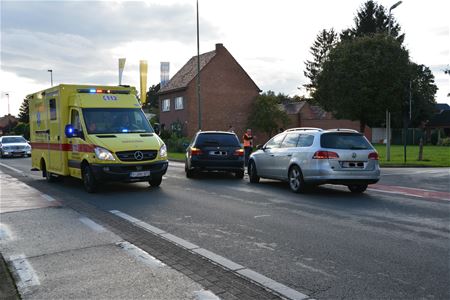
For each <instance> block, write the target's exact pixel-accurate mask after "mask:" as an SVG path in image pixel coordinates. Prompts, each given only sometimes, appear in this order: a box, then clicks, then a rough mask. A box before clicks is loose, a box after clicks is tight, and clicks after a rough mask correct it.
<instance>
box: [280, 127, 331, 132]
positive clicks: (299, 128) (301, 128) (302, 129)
mask: <svg viewBox="0 0 450 300" xmlns="http://www.w3.org/2000/svg"><path fill="white" fill-rule="evenodd" d="M307 130H317V131H323V129H322V128H315V127H297V128H290V129H286V131H307Z"/></svg>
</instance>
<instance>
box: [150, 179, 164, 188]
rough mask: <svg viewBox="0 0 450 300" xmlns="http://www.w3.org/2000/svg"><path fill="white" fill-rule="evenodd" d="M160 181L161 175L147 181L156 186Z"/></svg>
mask: <svg viewBox="0 0 450 300" xmlns="http://www.w3.org/2000/svg"><path fill="white" fill-rule="evenodd" d="M161 182H162V177H155V178H152V179H150V180H149V181H148V183H149V184H150V185H151V186H154V187H158V186H160V184H161Z"/></svg>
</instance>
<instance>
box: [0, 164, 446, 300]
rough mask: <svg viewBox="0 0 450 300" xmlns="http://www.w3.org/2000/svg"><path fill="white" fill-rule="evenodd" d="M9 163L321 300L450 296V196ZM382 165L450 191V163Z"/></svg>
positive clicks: (38, 181)
mask: <svg viewBox="0 0 450 300" xmlns="http://www.w3.org/2000/svg"><path fill="white" fill-rule="evenodd" d="M0 162H2V163H4V164H7V165H10V166H13V167H15V168H17V169H20V170H22V171H24V172H25V174H27V175H28V176H30V177H32V178H33V179H34V180H35V181H34V182H35V184H34V186H35V187H37V188H39V186H42V187H43V188H44V187H45V189H46V193H48V194H50V195H52V196H54V197H56V198H58V197H64V196H69V195H70V196H71V197H77V198H79V199H80V201H87V202H89V203H91V204H94V205H96V206H97V207H99V208H101V209H104V210H120V211H122V212H124V213H127V214H129V215H131V216H133V217H136V218H138V219H141V220H143V221H145V222H147V223H150V224H152V225H154V226H157V227H159V228H161V229H163V230H165V231H167V232H170V233H172V234H174V235H176V236H179V237H181V238H183V239H186V240H188V241H190V242H192V243H195V244H197V245H199V246H201V247H203V248H206V249H208V250H210V251H213V252H215V253H217V254H219V255H222V256H224V257H226V258H228V259H231V260H232V261H234V262H237V263H239V264H241V265H244V266H246V267H249V268H251V269H253V270H255V271H257V272H259V273H261V274H263V275H265V276H267V277H270V278H272V279H274V280H276V281H279V282H281V283H283V284H285V285H287V286H289V287H291V288H294V289H296V290H298V291H300V292H302V293H305V294H307V295H309V296H311V297H314V298H316V299H337V298H342V299H343V298H350V299H381V298H384V299H385V298H395V299H415V298H430V299H450V285H449V282H450V264H449V259H450V199H446V198H448V197H441V198H439V197H434V198H429V197H426V195H427V193H426V191H423V192H422V197H416V196H409V195H404V194H402V192H401V191H400V190H399V191H397V192H394V193H393V192H392V190H389V191H383V188H381V190H375V189H370V190H368V191H367V192H366V193H365V194H363V195H353V194H351V193H349V192H348V191H347V190H346V189H344V188H340V187H335V186H325V187H321V188H318V189H316V190H313V191H311V192H308V193H306V194H301V195H297V194H293V193H292V192H290V191H289V188H288V187H287V184H285V183H280V182H276V181H270V180H262V181H261V183H259V184H256V185H254V184H250V183H249V181H248V178H245V179H244V180H238V179H235V178H233V176H229V175H223V174H208V175H203V176H200V177H199V178H195V179H187V178H185V176H184V167H183V165H182V164H179V163H171V164H170V166H169V171H168V174H167V176H166V178H165V179H164V180H163V183H162V185H161V187H160V188H151V187H149V186H148V184H146V183H136V184H114V185H106V186H104V187H103V188H102V189H101V190H100V191H99V193H97V194H93V195H92V194H87V193H86V192H85V191H84V190H83V187H82V184H81V182H79V181H78V180H75V179H66V180H64V182H59V183H55V184H49V183H47V182H45V181H44V180H43V179H42V178H41V177H40V173H37V172H30V171H29V169H30V159H3V160H1V161H0ZM2 168H3V167H2ZM4 170H5V171H7V170H6V169H4ZM382 174H383V176H382V180H381V181H380V184H379V186H380V187H383V186H394V187H398V186H403V187H409V188H411V189H412V190H417V189H420V190H432V191H440V192H444V193H445V192H447V193H448V192H449V184H450V175H449V169H448V168H447V169H427V168H420V169H419V168H418V169H383V171H382ZM394 190H395V189H394ZM423 195H425V196H423Z"/></svg>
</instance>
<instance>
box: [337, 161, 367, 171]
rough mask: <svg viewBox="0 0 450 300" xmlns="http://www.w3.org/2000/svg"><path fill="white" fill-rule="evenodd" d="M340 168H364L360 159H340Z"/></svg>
mask: <svg viewBox="0 0 450 300" xmlns="http://www.w3.org/2000/svg"><path fill="white" fill-rule="evenodd" d="M341 167H342V168H360V169H362V168H364V162H362V161H341Z"/></svg>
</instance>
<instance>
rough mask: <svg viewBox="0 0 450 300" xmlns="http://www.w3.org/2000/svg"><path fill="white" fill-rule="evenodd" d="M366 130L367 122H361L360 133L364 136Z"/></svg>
mask: <svg viewBox="0 0 450 300" xmlns="http://www.w3.org/2000/svg"><path fill="white" fill-rule="evenodd" d="M365 129H366V122H365V121H362V120H360V121H359V132H361V133H362V134H364V131H365Z"/></svg>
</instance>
